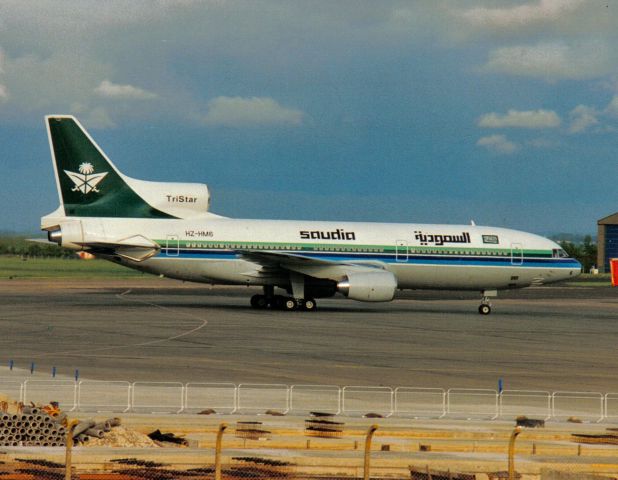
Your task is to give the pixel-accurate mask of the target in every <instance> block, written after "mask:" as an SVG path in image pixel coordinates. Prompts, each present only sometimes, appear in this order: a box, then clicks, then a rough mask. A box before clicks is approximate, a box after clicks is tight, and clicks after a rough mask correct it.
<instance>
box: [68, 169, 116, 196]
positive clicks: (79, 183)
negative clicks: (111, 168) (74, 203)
mask: <svg viewBox="0 0 618 480" xmlns="http://www.w3.org/2000/svg"><path fill="white" fill-rule="evenodd" d="M79 172H80V173H75V172H69V171H68V170H65V171H64V173H66V174H67V176H68V177H69V178H70V179H71V180H72V181H73V183H74V184H75V186H74V187H73V189H72V191H73V192H82V193H83V194H88V193H90V192H95V193H99V190H98V189H97V185H98V184H99V183H100V182H101V180H103V179H104V178H105V176H106V175H107V173H108V172H103V173H94V167H93V166H92V163H88V162H84V163H82V164H81V165H80V166H79Z"/></svg>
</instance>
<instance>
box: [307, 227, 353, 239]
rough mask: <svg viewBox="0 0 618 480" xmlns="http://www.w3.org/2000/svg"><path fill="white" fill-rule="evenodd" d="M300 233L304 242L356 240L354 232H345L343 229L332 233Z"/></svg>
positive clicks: (318, 231)
mask: <svg viewBox="0 0 618 480" xmlns="http://www.w3.org/2000/svg"><path fill="white" fill-rule="evenodd" d="M299 233H300V238H302V239H303V240H356V234H355V233H354V232H345V231H343V229H341V228H338V229H337V230H331V231H330V232H324V231H322V230H313V231H308V230H301V231H300V232H299Z"/></svg>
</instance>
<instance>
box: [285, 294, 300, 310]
mask: <svg viewBox="0 0 618 480" xmlns="http://www.w3.org/2000/svg"><path fill="white" fill-rule="evenodd" d="M283 308H284V310H288V311H292V310H296V309H297V308H298V302H297V301H296V299H294V298H291V297H290V298H286V299H285V301H284V303H283Z"/></svg>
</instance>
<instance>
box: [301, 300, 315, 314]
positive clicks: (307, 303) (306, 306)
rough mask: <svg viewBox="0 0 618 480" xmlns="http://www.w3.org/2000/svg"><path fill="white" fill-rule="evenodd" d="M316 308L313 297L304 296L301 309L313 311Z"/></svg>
mask: <svg viewBox="0 0 618 480" xmlns="http://www.w3.org/2000/svg"><path fill="white" fill-rule="evenodd" d="M316 308H317V305H316V303H315V300H314V299H313V298H305V302H304V304H303V310H305V311H307V312H314V311H315V309H316Z"/></svg>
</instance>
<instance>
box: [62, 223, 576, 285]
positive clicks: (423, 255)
mask: <svg viewBox="0 0 618 480" xmlns="http://www.w3.org/2000/svg"><path fill="white" fill-rule="evenodd" d="M67 220H69V221H70V220H76V221H77V220H79V221H80V222H81V228H82V230H83V235H84V241H85V242H86V243H87V240H88V239H87V238H86V237H87V236H88V235H91V236H92V237H93V238H95V237H96V238H99V239H100V238H103V237H104V238H106V239H109V241H110V242H117V241H121V240H122V239H125V238H129V237H133V236H137V235H139V236H141V237H145V238H146V239H149V240H151V241H153V242H154V243H156V244H157V245H158V247H159V249H160V250H158V251H157V253H156V254H155V255H154V256H152V257H150V258H148V259H145V260H143V261H134V260H130V259H127V258H118V257H115V259H116V260H117V261H118V262H119V263H122V264H124V265H126V266H129V267H132V268H136V269H139V270H142V271H146V272H150V273H154V274H161V275H165V276H167V277H171V278H176V279H181V280H189V281H194V282H205V283H213V284H218V283H221V284H242V285H280V284H281V283H285V282H286V281H287V280H286V279H282V278H280V277H278V276H277V273H276V272H275V273H273V274H272V275H270V274H269V273H268V271H266V270H268V269H265V268H264V265H263V263H262V262H255V261H252V260H251V255H250V253H251V252H257V253H264V254H268V253H276V254H278V255H281V256H282V258H283V259H285V255H291V256H292V255H293V256H294V258H297V257H300V258H301V259H302V258H307V259H311V260H313V262H311V266H310V267H307V268H306V269H305V270H303V269H302V266H301V267H299V269H300V270H301V271H302V273H305V274H307V275H310V276H314V277H317V278H329V279H333V280H338V278H337V276H341V277H342V276H343V274H344V273H345V265H346V264H348V263H349V264H354V265H359V264H361V265H368V266H378V267H380V268H382V269H384V270H388V271H390V272H392V273H393V274H394V275H395V277H396V279H397V288H399V289H415V288H436V289H456V290H486V289H505V288H520V287H526V286H529V285H532V284H541V283H548V282H554V281H559V280H563V279H566V278H569V277H571V276H575V275H577V274H579V273H580V270H581V266H580V264H579V263H578V262H577V261H576V260H574V259H572V258H567V257H566V256H565V255H564V252H563V251H562V249H561V248H560V246H559V245H557V244H556V243H554V242H552V241H551V240H548V239H546V238H543V237H541V236H538V235H534V234H530V233H525V232H521V231H517V230H510V229H504V228H496V227H482V226H474V225H437V224H389V223H358V222H312V221H284V220H240V219H228V218H223V217H218V216H216V215H208V214H207V215H205V216H203V217H200V218H195V219H183V220H175V219H169V220H168V219H164V220H158V219H119V218H65V219H64V221H65V222H66V221H67ZM316 261H317V262H320V261H324V265H323V266H320V265H315V262H316ZM282 263H285V260H282ZM329 263H333V264H336V265H337V266H338V267H337V270H333V267H330V266H329Z"/></svg>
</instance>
